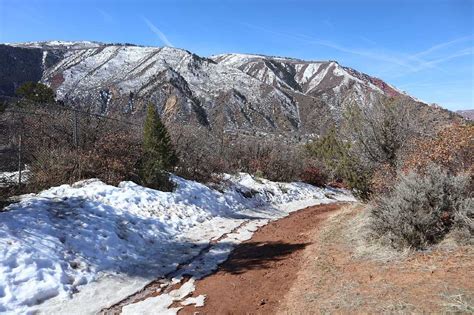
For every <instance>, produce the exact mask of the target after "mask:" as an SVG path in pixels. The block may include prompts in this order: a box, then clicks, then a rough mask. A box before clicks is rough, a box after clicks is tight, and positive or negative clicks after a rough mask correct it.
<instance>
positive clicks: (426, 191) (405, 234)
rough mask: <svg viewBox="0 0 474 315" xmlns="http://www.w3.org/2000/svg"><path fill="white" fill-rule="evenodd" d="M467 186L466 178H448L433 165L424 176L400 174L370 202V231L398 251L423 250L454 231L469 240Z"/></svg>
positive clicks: (472, 205) (472, 215)
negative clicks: (398, 177) (395, 182)
mask: <svg viewBox="0 0 474 315" xmlns="http://www.w3.org/2000/svg"><path fill="white" fill-rule="evenodd" d="M469 186H470V178H469V176H466V175H457V176H453V175H449V174H448V173H447V172H446V171H445V170H443V169H442V168H440V167H439V166H434V165H431V166H429V168H428V171H427V172H426V173H425V175H421V174H417V173H414V172H411V173H409V174H408V175H402V176H400V180H399V182H398V183H397V184H396V185H395V187H394V189H393V190H392V191H391V192H390V193H388V194H386V195H383V196H381V197H379V198H377V199H376V200H375V201H374V203H373V205H372V207H371V210H370V211H371V218H372V225H371V227H372V230H373V232H374V233H375V235H376V236H378V237H380V238H381V240H382V241H383V242H387V243H389V244H390V245H391V246H393V247H395V248H398V249H402V248H408V247H411V248H416V249H422V248H426V247H427V246H429V245H431V244H435V243H438V242H439V241H441V240H442V239H443V238H444V236H445V235H446V234H447V233H449V232H450V231H453V230H454V229H460V230H463V231H464V233H466V231H467V234H465V235H467V236H466V237H468V238H472V235H473V225H472V220H473V219H474V212H473V210H474V199H473V195H472V191H471V190H470V189H469Z"/></svg>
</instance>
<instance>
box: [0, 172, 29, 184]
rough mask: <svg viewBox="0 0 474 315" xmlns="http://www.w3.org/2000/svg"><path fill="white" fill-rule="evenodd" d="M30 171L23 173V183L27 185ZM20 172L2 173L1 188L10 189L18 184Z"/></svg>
mask: <svg viewBox="0 0 474 315" xmlns="http://www.w3.org/2000/svg"><path fill="white" fill-rule="evenodd" d="M29 175H30V171H29V170H28V169H25V170H23V171H22V172H21V181H22V182H23V183H25V182H26V181H27V180H28V177H29ZM18 176H19V173H18V172H0V187H8V186H12V185H17V184H18Z"/></svg>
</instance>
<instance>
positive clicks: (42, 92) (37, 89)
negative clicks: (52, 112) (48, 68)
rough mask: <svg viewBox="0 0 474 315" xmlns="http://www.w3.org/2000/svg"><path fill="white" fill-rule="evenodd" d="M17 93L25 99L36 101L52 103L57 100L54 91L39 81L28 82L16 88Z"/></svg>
mask: <svg viewBox="0 0 474 315" xmlns="http://www.w3.org/2000/svg"><path fill="white" fill-rule="evenodd" d="M15 93H16V95H18V96H19V97H21V98H23V99H27V100H29V101H32V102H36V103H44V104H52V103H54V102H55V100H54V98H55V95H54V91H53V90H52V89H51V88H50V87H48V86H46V85H44V84H42V83H39V82H38V83H36V82H26V83H24V84H22V85H21V86H20V87H19V88H18V89H16V91H15Z"/></svg>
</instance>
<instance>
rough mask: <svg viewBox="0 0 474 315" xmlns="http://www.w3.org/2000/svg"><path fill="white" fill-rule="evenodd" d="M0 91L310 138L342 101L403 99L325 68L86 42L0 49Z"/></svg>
mask: <svg viewBox="0 0 474 315" xmlns="http://www.w3.org/2000/svg"><path fill="white" fill-rule="evenodd" d="M0 63H1V65H0V94H3V95H13V93H14V89H15V88H16V87H17V86H18V85H19V84H21V83H22V82H25V81H42V82H44V83H46V84H48V85H49V86H51V87H52V88H53V89H54V90H55V91H56V94H57V97H58V99H60V100H63V101H65V102H66V103H68V104H76V105H79V106H92V107H93V108H94V110H95V111H97V112H100V113H103V114H107V113H108V112H123V113H131V114H138V113H141V112H143V108H144V105H145V104H146V103H147V102H153V103H154V104H156V105H157V106H158V107H159V108H160V110H161V112H162V114H163V115H164V116H165V117H166V118H167V119H169V120H171V121H176V122H181V123H196V124H201V125H205V126H209V127H211V128H216V129H219V130H222V129H223V130H239V131H263V132H278V133H287V132H290V133H291V132H296V133H317V132H318V131H319V130H320V129H321V128H324V127H325V126H326V125H328V124H331V123H332V122H333V121H334V120H337V117H338V115H340V112H341V110H342V107H343V104H344V103H345V102H348V101H357V102H359V103H361V104H364V105H367V106H370V103H371V102H373V101H374V99H375V98H376V97H377V96H379V95H382V94H383V95H388V96H395V95H401V94H403V93H402V92H400V91H398V90H397V89H395V88H394V87H392V86H390V85H388V84H387V83H385V82H383V81H382V80H380V79H377V78H373V77H370V76H368V75H366V74H363V73H360V72H358V71H356V70H354V69H350V68H347V67H343V66H341V65H339V64H338V63H337V62H334V61H304V60H297V59H291V58H280V57H268V56H260V55H243V54H224V55H217V56H212V57H211V58H203V57H199V56H197V55H195V54H193V53H191V52H189V51H186V50H182V49H176V48H169V47H163V48H159V47H141V46H133V45H109V44H107V45H106V44H101V43H94V42H43V43H24V44H10V45H1V46H0Z"/></svg>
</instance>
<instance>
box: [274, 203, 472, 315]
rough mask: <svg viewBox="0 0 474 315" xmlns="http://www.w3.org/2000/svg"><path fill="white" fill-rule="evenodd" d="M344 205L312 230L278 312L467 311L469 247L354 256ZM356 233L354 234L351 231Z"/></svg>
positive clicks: (351, 214) (351, 220) (352, 213)
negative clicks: (395, 254) (320, 226)
mask: <svg viewBox="0 0 474 315" xmlns="http://www.w3.org/2000/svg"><path fill="white" fill-rule="evenodd" d="M360 211H363V208H362V207H359V208H357V207H352V208H350V209H344V211H342V213H339V214H337V215H336V216H335V217H333V218H331V219H330V220H327V221H326V222H325V226H323V228H322V229H321V230H320V231H319V232H316V231H315V233H314V234H313V238H312V239H311V244H312V245H311V246H308V247H307V248H306V250H305V257H304V259H303V260H304V263H303V264H302V265H300V267H301V268H300V270H299V272H298V275H297V278H296V280H295V282H294V283H295V285H294V286H293V287H292V288H291V290H290V291H289V293H288V294H287V295H286V297H285V299H284V302H283V303H281V304H280V305H279V309H278V313H279V314H319V313H344V314H347V313H369V314H377V313H410V314H411V313H416V314H420V313H428V314H432V313H451V312H456V313H458V312H460V313H473V312H474V304H473V302H474V250H473V248H472V247H470V246H446V247H443V246H438V247H434V248H432V249H431V250H428V251H425V252H411V253H409V254H407V255H400V256H399V257H395V258H393V257H392V258H390V259H377V260H376V259H374V257H376V256H377V254H379V253H377V252H376V251H380V250H382V249H374V252H373V253H370V251H369V254H368V255H367V254H366V255H365V256H363V257H359V258H357V254H356V253H355V252H356V244H355V243H354V242H353V239H354V235H350V233H354V230H352V229H351V226H352V225H354V224H355V217H356V216H358V212H360ZM356 238H357V236H356Z"/></svg>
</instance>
